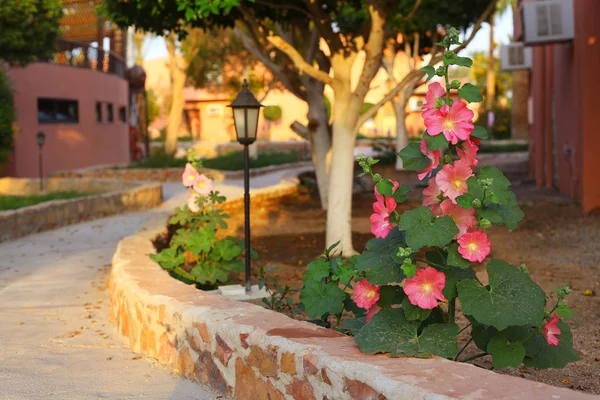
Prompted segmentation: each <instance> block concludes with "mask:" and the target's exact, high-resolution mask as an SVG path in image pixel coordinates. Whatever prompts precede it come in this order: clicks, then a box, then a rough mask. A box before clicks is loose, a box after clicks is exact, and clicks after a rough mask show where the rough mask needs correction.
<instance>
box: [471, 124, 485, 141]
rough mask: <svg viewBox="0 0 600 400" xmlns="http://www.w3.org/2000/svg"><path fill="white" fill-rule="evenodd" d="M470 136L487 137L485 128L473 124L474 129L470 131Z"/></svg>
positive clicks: (482, 138)
mask: <svg viewBox="0 0 600 400" xmlns="http://www.w3.org/2000/svg"><path fill="white" fill-rule="evenodd" d="M471 136H472V137H475V138H477V139H481V140H485V139H487V138H488V133H487V129H485V128H484V127H483V126H481V125H475V129H473V132H471Z"/></svg>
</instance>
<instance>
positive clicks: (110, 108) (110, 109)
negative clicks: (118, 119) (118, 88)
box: [106, 103, 115, 123]
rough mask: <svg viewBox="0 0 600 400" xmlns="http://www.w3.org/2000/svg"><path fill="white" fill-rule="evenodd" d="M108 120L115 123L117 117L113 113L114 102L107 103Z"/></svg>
mask: <svg viewBox="0 0 600 400" xmlns="http://www.w3.org/2000/svg"><path fill="white" fill-rule="evenodd" d="M106 121H107V122H110V123H113V122H114V121H115V117H114V115H113V105H112V103H107V104H106Z"/></svg>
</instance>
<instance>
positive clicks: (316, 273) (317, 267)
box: [302, 257, 331, 284]
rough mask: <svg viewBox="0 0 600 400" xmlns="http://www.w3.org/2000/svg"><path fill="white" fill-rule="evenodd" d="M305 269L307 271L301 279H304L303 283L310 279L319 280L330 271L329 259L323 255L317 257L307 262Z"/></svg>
mask: <svg viewBox="0 0 600 400" xmlns="http://www.w3.org/2000/svg"><path fill="white" fill-rule="evenodd" d="M306 269H307V271H306V272H305V273H304V276H303V277H302V281H304V283H305V284H306V283H307V282H310V281H317V282H318V281H321V280H322V279H323V278H325V277H328V276H329V273H330V271H331V268H330V265H329V261H327V260H326V259H325V258H323V257H319V258H317V259H316V260H314V261H312V262H310V263H308V265H307V266H306Z"/></svg>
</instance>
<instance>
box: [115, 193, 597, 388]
mask: <svg viewBox="0 0 600 400" xmlns="http://www.w3.org/2000/svg"><path fill="white" fill-rule="evenodd" d="M291 186H292V182H291V181H290V182H283V183H282V184H280V185H276V186H275V187H270V188H267V189H263V190H261V192H260V193H258V195H262V196H281V195H284V194H285V193H291ZM256 192H257V191H253V193H252V194H253V196H256V195H257V193H256ZM237 201H239V199H238V198H234V199H231V200H230V202H233V203H235V202H237ZM228 203H229V201H228ZM169 215H170V213H167V212H165V213H161V214H159V215H158V216H157V217H156V218H153V219H152V220H150V221H148V223H147V224H146V225H144V226H143V227H142V228H140V230H138V232H136V233H135V234H134V235H132V236H128V237H126V238H124V239H122V240H121V241H120V243H119V245H118V247H117V250H116V252H115V254H114V257H113V262H112V271H111V276H110V280H109V290H110V315H111V320H112V321H113V322H114V323H115V324H116V326H117V328H118V330H119V332H120V334H121V335H122V336H123V337H124V340H125V341H126V342H127V343H128V345H129V346H130V347H131V349H132V350H133V351H134V352H136V353H138V354H142V355H144V356H146V357H149V358H152V359H155V360H157V361H158V362H159V363H161V364H163V365H165V366H167V367H168V368H170V369H171V370H173V371H175V372H177V373H179V374H180V375H182V376H184V377H187V378H189V379H193V380H195V381H198V382H201V383H203V384H208V385H210V386H211V387H213V388H215V389H217V390H219V391H221V392H222V393H224V394H225V395H227V396H231V397H232V398H235V399H241V400H242V399H243V400H255V399H257V400H258V399H260V400H263V399H264V400H267V399H268V400H276V399H277V400H281V399H288V400H290V399H297V400H305V399H319V400H321V399H328V400H334V399H335V400H338V399H340V400H341V399H361V400H368V399H374V400H375V399H376V400H381V399H403V400H404V399H411V400H415V399H427V400H445V399H495V400H496V399H532V400H537V399H548V400H554V399H562V400H579V399H581V400H583V399H592V398H597V397H595V396H591V395H586V394H583V393H579V392H575V391H571V390H569V389H565V388H558V387H553V386H548V385H545V384H542V383H538V382H532V381H528V380H525V379H521V378H517V377H512V376H507V375H501V374H497V373H494V372H490V371H487V370H484V369H481V368H478V367H475V366H473V365H469V364H462V363H456V362H452V361H448V360H445V359H441V358H431V359H418V358H394V359H392V358H388V357H387V356H385V355H377V356H368V355H364V354H362V353H360V351H359V350H358V347H357V346H356V344H355V343H354V341H353V339H352V338H350V337H347V336H344V335H342V334H340V333H337V332H334V331H331V330H327V329H324V328H320V327H318V326H316V325H313V324H310V323H307V322H303V321H297V320H293V319H291V318H289V317H287V316H285V315H283V314H280V313H276V312H273V311H270V310H267V309H264V308H262V307H260V306H257V305H253V304H249V303H243V302H238V301H234V300H228V299H225V298H222V297H220V296H218V295H213V294H209V293H206V292H203V291H200V290H197V289H195V288H194V287H191V286H188V285H186V284H184V283H182V282H179V281H177V280H175V279H172V278H170V277H169V276H168V274H167V272H165V271H163V270H162V269H161V268H160V267H159V266H158V265H157V264H156V263H154V262H153V261H151V260H150V259H149V257H148V254H149V253H154V247H153V245H152V243H151V239H152V238H154V237H155V236H157V235H159V234H161V233H163V232H164V231H165V224H166V222H167V219H168V217H169ZM449 371H451V373H449Z"/></svg>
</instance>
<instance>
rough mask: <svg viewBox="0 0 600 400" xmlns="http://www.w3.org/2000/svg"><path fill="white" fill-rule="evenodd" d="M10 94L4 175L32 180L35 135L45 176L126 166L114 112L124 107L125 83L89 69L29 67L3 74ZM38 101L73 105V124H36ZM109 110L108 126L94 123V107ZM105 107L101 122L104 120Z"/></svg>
mask: <svg viewBox="0 0 600 400" xmlns="http://www.w3.org/2000/svg"><path fill="white" fill-rule="evenodd" d="M9 75H10V77H11V79H12V83H13V87H14V89H15V106H16V108H17V113H18V116H17V133H16V137H15V150H14V152H13V156H12V157H11V165H9V166H8V168H7V169H6V171H5V173H7V172H8V173H10V175H13V176H17V177H36V176H38V146H37V142H36V133H37V132H38V131H43V132H44V133H46V144H45V146H44V171H45V172H46V173H51V172H53V171H61V170H67V169H74V168H83V167H87V166H91V165H98V164H116V163H125V162H128V161H129V139H128V125H127V124H126V123H124V122H121V121H120V120H119V113H118V110H119V107H121V106H127V103H128V102H127V97H128V87H127V82H126V81H125V80H123V79H121V78H119V77H116V76H114V75H110V74H105V73H102V72H98V71H92V70H89V69H83V68H76V67H68V66H61V65H51V64H44V63H33V64H31V65H29V66H27V67H26V68H24V69H23V68H12V69H11V70H10V72H9ZM38 97H47V98H60V99H74V100H77V101H78V102H79V123H76V124H62V123H49V124H48V123H47V124H39V123H38V118H37V99H38ZM97 101H101V102H105V103H112V104H113V115H114V122H113V123H107V122H102V123H98V122H96V102H97ZM106 113H107V112H106V106H104V108H103V117H104V119H105V120H106Z"/></svg>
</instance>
